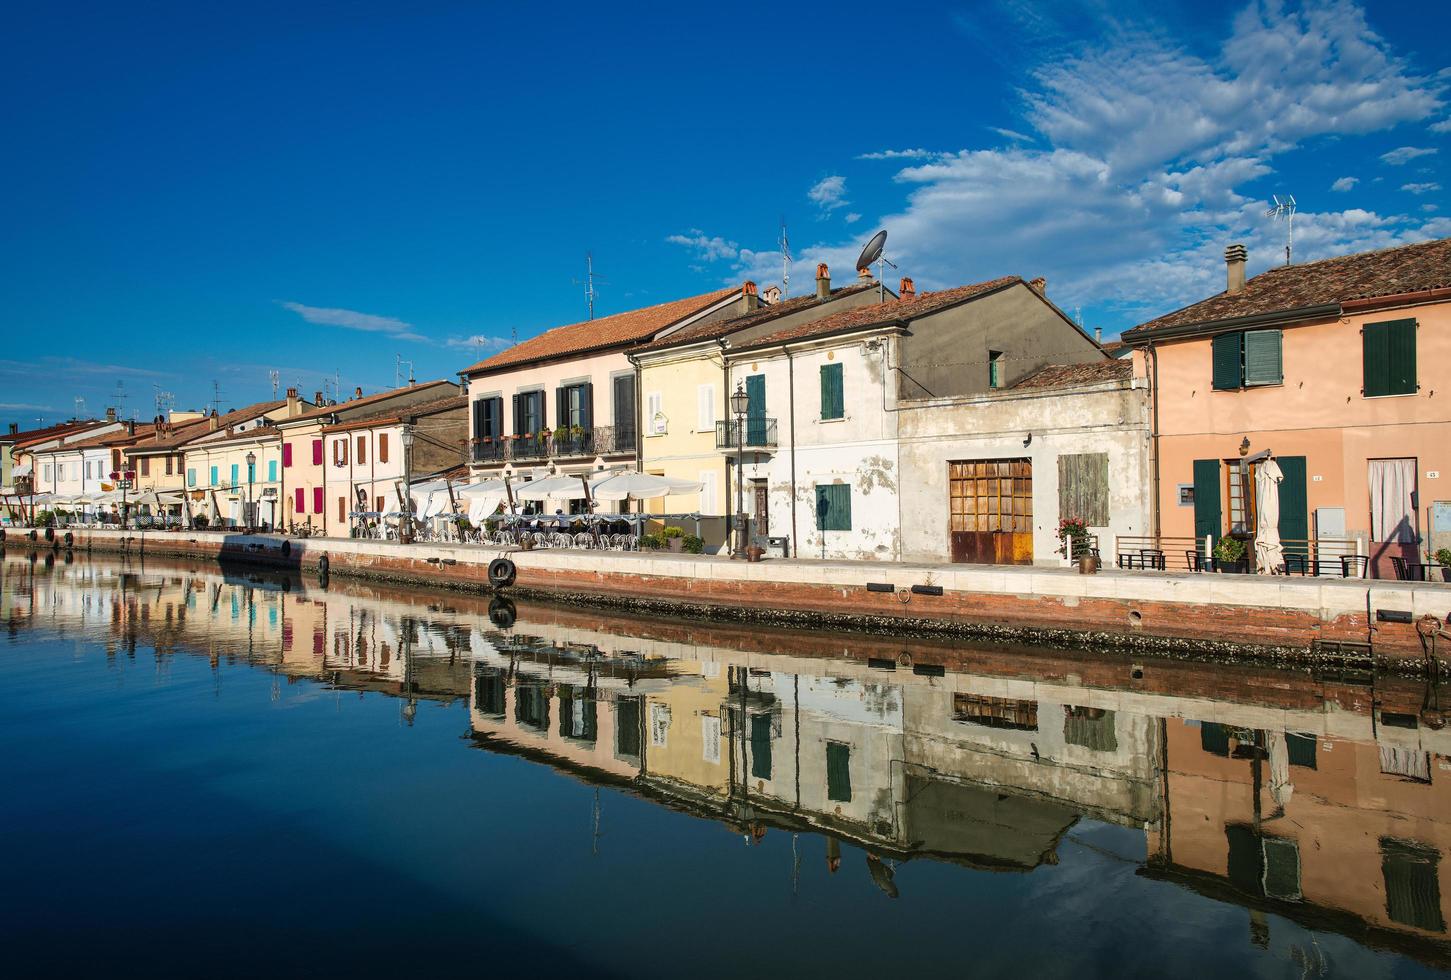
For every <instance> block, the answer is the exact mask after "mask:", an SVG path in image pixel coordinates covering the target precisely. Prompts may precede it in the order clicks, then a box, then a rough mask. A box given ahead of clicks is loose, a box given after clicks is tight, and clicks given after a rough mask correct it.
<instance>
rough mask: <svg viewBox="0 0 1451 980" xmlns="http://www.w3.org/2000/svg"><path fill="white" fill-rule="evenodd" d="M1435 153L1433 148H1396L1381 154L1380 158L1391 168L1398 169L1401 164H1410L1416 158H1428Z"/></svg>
mask: <svg viewBox="0 0 1451 980" xmlns="http://www.w3.org/2000/svg"><path fill="white" fill-rule="evenodd" d="M1435 152H1436V150H1435V148H1434V147H1428V146H1398V147H1396V148H1395V149H1394V150H1391V151H1390V152H1389V153H1382V154H1381V155H1380V158H1381V159H1382V160H1384V161H1385V162H1386V163H1388V164H1390V165H1391V166H1392V167H1399V166H1401V165H1402V164H1406V163H1410V162H1411V161H1412V160H1414V159H1416V157H1424V156H1430V155H1431V154H1432V153H1435Z"/></svg>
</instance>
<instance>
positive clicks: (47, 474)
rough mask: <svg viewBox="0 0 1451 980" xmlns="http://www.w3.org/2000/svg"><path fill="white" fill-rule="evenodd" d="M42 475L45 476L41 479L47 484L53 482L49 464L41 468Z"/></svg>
mask: <svg viewBox="0 0 1451 980" xmlns="http://www.w3.org/2000/svg"><path fill="white" fill-rule="evenodd" d="M41 473H42V474H43V475H42V477H41V479H43V480H45V482H46V483H49V482H51V476H50V464H49V463H46V464H45V466H43V467H41Z"/></svg>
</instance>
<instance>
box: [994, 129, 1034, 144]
mask: <svg viewBox="0 0 1451 980" xmlns="http://www.w3.org/2000/svg"><path fill="white" fill-rule="evenodd" d="M988 131H989V132H993V133H997V134H998V135H999V136H1001V137H1003V138H1005V139H1010V140H1012V141H1013V142H1014V143H1032V142H1035V141H1034V139H1033V137H1031V136H1029V135H1027V134H1026V133H1020V132H1018V131H1017V130H1016V129H1003V128H1002V127H1001V126H989V127H988Z"/></svg>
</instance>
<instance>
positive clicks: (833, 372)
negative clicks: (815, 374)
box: [821, 364, 846, 420]
mask: <svg viewBox="0 0 1451 980" xmlns="http://www.w3.org/2000/svg"><path fill="white" fill-rule="evenodd" d="M845 417H846V405H845V404H844V399H843V395H842V389H841V365H840V364H823V365H821V418H822V419H823V420H825V419H840V418H845Z"/></svg>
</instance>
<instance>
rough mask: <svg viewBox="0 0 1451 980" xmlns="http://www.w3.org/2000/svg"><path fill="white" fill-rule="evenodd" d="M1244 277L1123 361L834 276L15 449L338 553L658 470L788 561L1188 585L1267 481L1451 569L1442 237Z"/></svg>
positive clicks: (672, 509) (1020, 321)
mask: <svg viewBox="0 0 1451 980" xmlns="http://www.w3.org/2000/svg"><path fill="white" fill-rule="evenodd" d="M1246 262H1247V255H1246V253H1245V250H1244V248H1243V246H1239V245H1234V246H1231V247H1230V248H1229V249H1227V250H1226V253H1225V266H1224V271H1223V275H1224V276H1225V289H1224V290H1223V291H1222V292H1219V293H1217V294H1215V295H1213V296H1211V297H1209V298H1207V299H1205V300H1203V301H1201V302H1198V303H1194V304H1192V305H1190V306H1188V307H1185V308H1184V309H1181V310H1178V311H1175V312H1173V313H1170V314H1167V315H1165V316H1162V317H1159V318H1156V319H1154V320H1150V321H1148V322H1146V323H1143V324H1141V325H1139V326H1137V327H1134V328H1133V329H1131V330H1129V331H1126V332H1125V333H1124V335H1123V338H1122V341H1121V342H1120V343H1117V344H1114V345H1110V346H1108V347H1105V346H1104V345H1103V344H1101V343H1100V342H1099V341H1098V339H1097V338H1096V337H1093V336H1090V335H1089V334H1088V333H1086V332H1085V331H1084V330H1083V329H1082V328H1081V327H1080V326H1079V325H1078V324H1077V323H1075V322H1074V321H1073V320H1072V319H1071V318H1070V317H1068V316H1066V315H1065V314H1064V312H1063V311H1062V310H1061V309H1060V308H1059V307H1058V306H1057V305H1055V304H1054V303H1053V301H1052V300H1051V299H1050V298H1049V295H1048V290H1047V284H1046V282H1045V281H1044V280H1042V279H1033V280H1025V279H1023V278H1020V277H1017V276H1006V277H1001V278H997V279H991V280H987V281H984V282H979V283H973V284H968V285H963V286H959V287H956V288H951V289H945V290H941V291H937V292H923V293H919V292H918V291H917V290H916V289H915V287H914V285H913V282H912V280H911V279H910V278H903V279H902V280H901V281H900V284H899V286H898V288H897V289H895V290H894V289H890V288H888V287H887V285H886V284H885V283H881V282H878V281H875V280H874V279H872V278H871V277H870V274H869V273H868V272H865V271H864V272H862V273H860V274H859V275H858V276H857V277H856V278H855V279H854V280H853V281H851V282H849V283H848V284H846V285H839V284H833V282H832V279H831V272H830V270H829V269H828V267H827V266H825V265H821V266H819V267H818V269H817V277H816V283H815V289H814V291H813V292H812V293H811V294H809V295H805V296H798V297H789V298H783V297H781V296H780V295H779V291H778V290H775V289H774V288H773V289H771V290H767V291H766V295H762V293H761V291H759V290H758V289H757V287H756V285H755V284H754V283H752V282H746V283H743V284H742V285H740V286H738V287H731V288H726V289H720V290H716V291H713V292H709V293H704V294H701V295H698V296H691V297H686V298H683V299H677V300H673V301H671V302H667V303H662V304H659V305H656V306H652V307H647V308H643V309H638V310H631V311H629V312H625V313H620V314H615V315H613V316H607V317H602V318H599V319H593V320H589V321H585V322H581V323H575V324H570V325H566V326H560V327H555V328H553V329H550V330H546V331H544V332H543V333H540V334H539V335H537V336H535V337H533V338H531V339H529V340H525V341H523V342H520V343H518V344H515V345H513V346H511V347H509V348H508V349H506V350H504V351H501V352H499V353H497V354H495V355H493V356H491V357H489V358H487V359H485V360H482V361H480V362H478V363H476V364H473V365H470V366H469V367H467V368H465V369H463V370H462V371H461V372H459V382H460V383H459V384H457V385H455V384H453V383H452V382H448V381H436V382H431V383H429V384H424V385H411V386H409V387H408V388H403V389H396V390H393V391H388V392H383V393H381V394H377V395H372V396H368V397H363V396H362V393H361V392H358V393H357V396H356V397H355V398H354V399H352V400H351V401H347V402H343V403H338V404H326V405H325V404H320V402H321V399H320V398H317V399H314V401H313V402H304V401H301V400H299V399H298V398H297V397H296V393H295V392H289V395H288V398H287V399H286V400H285V401H283V400H278V401H275V402H267V403H261V404H258V405H253V406H249V407H248V408H246V409H241V410H239V411H236V412H231V413H227V414H226V415H224V416H220V417H218V416H217V415H215V414H213V415H210V416H206V417H200V416H199V417H181V418H178V417H177V416H173V417H172V418H171V419H168V420H162V419H157V420H155V422H154V423H152V424H151V425H150V427H149V428H148V427H147V426H133V425H130V424H128V423H122V422H116V421H114V420H111V421H109V422H108V423H104V424H97V425H94V426H91V427H89V428H86V427H82V428H80V429H76V428H73V427H72V428H67V427H65V426H61V427H56V428H55V429H53V430H44V431H42V432H37V433H32V434H25V435H27V436H28V439H25V440H19V441H18V442H17V443H16V444H15V445H14V446H13V448H14V450H15V451H16V453H17V458H20V456H25V457H26V458H27V459H29V458H31V457H33V458H34V460H35V463H34V465H35V466H36V467H38V469H35V470H33V473H34V482H35V485H36V486H38V487H40V488H42V489H44V490H48V491H53V492H56V493H61V494H64V493H67V492H73V493H81V492H84V491H86V490H88V489H89V486H90V484H89V483H88V482H87V481H91V482H95V483H97V484H98V485H99V484H100V483H102V482H103V481H104V480H105V478H106V476H107V475H108V474H109V473H111V472H114V471H115V470H116V468H117V465H118V464H119V463H120V462H122V461H123V459H124V461H129V463H130V464H131V466H132V468H133V469H135V470H136V471H137V473H138V480H139V481H140V485H141V486H143V487H149V486H155V487H157V488H158V489H176V490H184V491H186V494H187V497H188V502H189V504H190V503H199V504H202V505H204V506H205V507H206V508H208V509H209V511H210V514H211V517H212V519H213V520H220V521H222V522H223V523H249V524H263V525H268V526H295V525H299V524H301V525H311V526H312V528H313V529H314V530H320V531H322V532H323V533H327V534H346V533H347V529H348V526H349V514H351V513H354V512H357V511H386V510H389V509H392V508H393V507H395V506H396V504H394V503H393V501H394V500H395V499H401V498H399V497H394V496H391V495H392V494H393V493H395V491H396V488H397V487H398V486H399V485H400V481H408V480H413V481H417V480H419V479H423V478H431V477H433V476H436V475H437V474H439V473H444V472H448V471H449V469H450V467H455V466H457V467H466V468H467V471H468V472H469V474H470V475H471V476H472V477H473V478H475V479H494V478H499V477H508V478H510V480H511V481H513V482H514V483H515V484H517V483H518V482H521V481H527V480H532V479H537V478H539V477H540V476H542V475H557V474H566V475H588V474H592V473H601V472H606V471H611V470H623V469H629V470H640V471H643V472H646V473H650V474H655V475H659V476H664V477H671V478H675V479H682V480H685V481H688V482H690V483H692V484H696V483H698V484H699V486H700V490H699V492H692V493H688V494H677V495H674V496H670V497H666V498H663V499H661V500H656V501H647V502H645V503H644V504H643V506H644V507H645V508H646V509H647V510H649V511H651V512H653V513H654V514H655V516H657V517H659V518H660V519H661V520H662V521H672V522H681V521H682V520H683V519H684V518H685V517H687V516H688V517H690V518H692V519H695V520H698V521H699V525H698V526H699V527H700V528H701V533H702V536H703V537H704V539H705V542H706V547H707V549H708V550H711V551H720V550H724V549H727V548H729V546H730V542H729V540H728V539H729V537H730V534H729V531H728V529H729V528H731V527H733V526H736V525H734V524H733V523H732V521H733V520H737V519H740V520H744V521H745V522H746V527H747V534H748V537H749V539H750V540H751V541H753V542H755V543H758V544H760V545H761V546H763V547H765V548H766V549H767V550H768V552H774V553H777V554H783V555H788V556H794V557H816V558H845V559H868V560H885V561H959V562H980V563H1003V564H1056V563H1060V562H1061V561H1063V558H1062V557H1061V555H1060V544H1061V542H1060V538H1059V521H1060V520H1061V519H1077V520H1081V521H1083V522H1084V523H1086V524H1087V525H1088V527H1089V529H1090V531H1091V533H1092V534H1094V535H1095V536H1096V538H1097V539H1098V541H1099V544H1100V549H1101V551H1104V552H1106V553H1107V554H1109V555H1112V554H1113V553H1115V552H1123V551H1126V550H1130V551H1131V550H1133V549H1134V548H1137V547H1140V546H1143V547H1152V548H1155V549H1157V550H1159V551H1162V552H1165V553H1166V554H1167V555H1168V556H1169V557H1170V560H1171V561H1172V562H1174V563H1176V564H1181V565H1182V564H1184V563H1192V560H1193V559H1192V553H1193V552H1194V551H1195V550H1196V549H1197V548H1200V547H1201V546H1202V542H1203V541H1205V540H1206V539H1215V538H1221V537H1224V536H1238V537H1241V538H1245V539H1249V538H1252V537H1253V535H1254V533H1255V530H1256V528H1257V524H1258V510H1259V508H1258V501H1257V499H1256V478H1257V474H1258V472H1259V469H1260V467H1262V466H1264V465H1265V464H1266V463H1267V462H1268V461H1269V460H1272V459H1273V460H1274V461H1275V462H1276V463H1277V464H1278V469H1279V472H1280V473H1281V474H1283V477H1282V479H1281V481H1280V485H1279V500H1280V515H1279V527H1280V535H1281V537H1282V538H1283V539H1285V540H1286V542H1287V544H1289V545H1290V546H1291V548H1292V550H1293V549H1294V548H1298V549H1299V550H1301V551H1305V552H1309V551H1313V550H1315V549H1316V548H1317V547H1319V546H1321V545H1326V546H1329V545H1333V547H1331V548H1330V553H1332V554H1335V553H1339V552H1346V551H1355V552H1359V553H1368V554H1370V555H1371V557H1372V567H1374V568H1377V569H1380V568H1383V567H1385V566H1386V565H1387V563H1388V561H1389V558H1391V557H1403V558H1407V559H1412V560H1414V559H1419V557H1421V556H1422V555H1423V554H1425V553H1427V552H1431V551H1434V550H1436V549H1437V548H1441V547H1451V493H1442V492H1439V487H1440V484H1439V483H1438V482H1437V481H1439V479H1440V472H1441V470H1442V469H1443V468H1445V466H1446V465H1447V464H1451V459H1448V458H1447V457H1448V447H1451V412H1448V411H1447V409H1446V408H1445V407H1444V405H1443V404H1442V402H1438V401H1437V384H1436V381H1437V379H1438V378H1439V377H1441V376H1444V375H1445V374H1446V373H1447V367H1448V365H1451V330H1448V326H1451V324H1448V320H1451V240H1439V241H1432V242H1423V243H1417V244H1413V245H1407V246H1401V247H1398V248H1391V249H1385V250H1381V251H1376V252H1367V253H1360V254H1356V255H1349V256H1341V257H1337V258H1332V259H1325V260H1321V261H1318V262H1311V263H1304V264H1300V265H1291V266H1283V267H1278V268H1273V269H1271V270H1269V271H1267V272H1264V273H1262V274H1260V275H1258V276H1255V277H1253V278H1246V275H1245V266H1246ZM733 396H734V397H733ZM1447 396H1448V392H1447V391H1442V392H1441V395H1440V397H1441V399H1442V401H1443V402H1444V400H1445V399H1446V398H1447ZM405 434H413V437H414V441H415V444H416V448H415V449H414V451H413V454H412V455H413V457H415V458H413V459H412V460H410V461H405V460H403V459H402V458H401V457H402V456H403V455H404V454H403V453H401V452H400V451H399V449H400V443H401V441H402V439H403V438H404V437H405ZM12 440H14V434H12ZM425 440H426V441H427V446H426V448H425V447H424V443H425ZM420 454H426V458H424V456H423V455H420ZM5 455H6V456H7V457H8V456H9V455H10V453H6V454H5ZM254 458H255V460H256V462H255V463H248V462H247V460H250V459H254ZM107 459H109V460H110V463H109V464H107V463H105V460H107ZM88 463H90V464H92V465H90V466H89V468H88V465H87V464H88ZM239 467H240V468H239ZM148 480H149V481H150V482H148ZM10 482H11V481H10V480H9V479H7V480H6V483H7V484H9V483H10ZM244 485H245V486H244ZM248 486H250V487H251V491H250V494H249V492H248V490H247V487H248ZM258 488H260V492H258ZM249 500H250V501H252V504H251V506H252V507H254V508H255V509H254V510H253V511H250V512H249V511H248V510H247V507H248V506H249V505H248V501H249ZM561 506H562V505H561ZM568 506H569V507H570V508H571V509H573V510H575V511H579V510H581V509H584V508H586V507H588V506H589V504H587V503H586V502H584V501H574V502H571V503H569V505H568ZM626 506H629V505H626ZM635 506H641V505H635Z"/></svg>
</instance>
